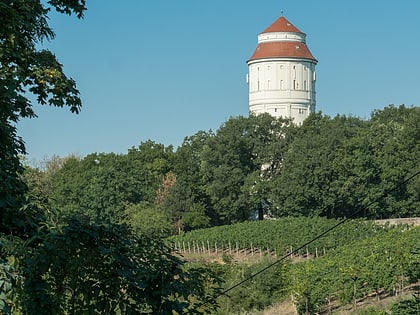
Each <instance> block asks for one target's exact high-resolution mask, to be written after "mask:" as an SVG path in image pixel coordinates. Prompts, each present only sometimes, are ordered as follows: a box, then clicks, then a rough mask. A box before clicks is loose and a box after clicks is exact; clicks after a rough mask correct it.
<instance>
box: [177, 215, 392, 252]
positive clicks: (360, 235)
mask: <svg viewBox="0 0 420 315" xmlns="http://www.w3.org/2000/svg"><path fill="white" fill-rule="evenodd" d="M338 222H339V220H336V219H326V218H320V217H312V218H307V217H297V218H291V217H289V218H282V219H279V220H266V221H252V222H244V223H238V224H234V225H230V226H218V227H213V228H209V229H201V230H194V231H191V232H187V233H184V234H181V235H177V236H173V237H171V238H169V241H170V242H171V243H172V246H173V248H174V249H182V248H184V250H185V247H186V246H187V247H188V246H191V247H194V248H195V247H196V246H197V248H199V247H202V248H203V249H204V248H205V249H209V250H210V249H213V250H217V249H219V250H230V249H232V248H233V249H234V250H242V251H245V250H248V251H249V250H251V251H252V250H254V249H260V250H263V251H271V252H275V253H277V254H278V255H283V254H286V253H289V252H291V251H293V250H294V249H296V248H299V247H301V246H302V245H303V244H305V243H307V242H309V241H311V240H312V239H313V238H315V237H317V236H318V235H320V234H321V233H323V232H324V231H326V230H328V229H330V228H331V227H333V226H334V225H336V224H337V223H338ZM393 228H396V227H391V226H388V225H385V226H382V225H377V224H375V223H373V222H370V221H363V220H350V221H347V222H345V223H344V224H342V225H339V226H338V227H337V228H336V229H333V230H332V231H331V232H329V233H327V234H326V235H325V236H323V237H321V238H319V239H317V240H316V241H314V242H312V243H310V244H308V246H305V247H304V248H301V249H300V250H299V252H297V253H296V254H299V255H306V254H309V255H316V256H318V255H319V254H322V253H325V252H326V251H329V250H332V249H334V248H336V247H338V246H342V245H345V244H349V243H351V242H354V241H356V240H360V239H366V238H368V237H370V236H373V235H377V234H381V233H384V232H385V231H387V230H389V229H393ZM186 244H188V245H186ZM190 249H191V248H190Z"/></svg>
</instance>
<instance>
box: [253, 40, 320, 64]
mask: <svg viewBox="0 0 420 315" xmlns="http://www.w3.org/2000/svg"><path fill="white" fill-rule="evenodd" d="M265 58H299V59H300V58H303V59H310V60H314V61H317V60H316V59H315V57H314V56H312V54H311V52H310V51H309V48H308V47H307V46H306V45H305V43H300V42H266V43H261V44H258V46H257V49H255V51H254V53H253V54H252V56H251V58H249V61H251V60H255V59H265Z"/></svg>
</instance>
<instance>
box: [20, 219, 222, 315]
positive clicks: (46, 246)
mask: <svg viewBox="0 0 420 315" xmlns="http://www.w3.org/2000/svg"><path fill="white" fill-rule="evenodd" d="M23 264H24V265H25V269H24V270H25V273H24V280H23V281H24V285H23V288H22V291H21V293H20V298H21V305H22V306H23V307H22V308H23V310H25V313H26V314H39V311H40V310H43V313H45V314H64V313H66V314H67V313H68V314H98V313H100V314H172V312H173V311H175V312H177V313H178V314H207V313H209V312H210V311H211V310H214V309H215V308H216V307H217V304H216V294H217V293H218V290H219V284H218V281H219V280H218V278H217V277H216V276H215V275H214V274H213V273H211V272H210V270H209V269H205V268H190V269H185V268H184V267H183V262H182V261H181V260H180V259H178V258H177V257H175V256H172V255H171V254H170V250H169V248H167V247H166V245H165V244H164V242H163V241H162V240H161V239H160V238H159V237H155V236H154V235H151V236H148V235H146V234H138V233H133V231H132V230H131V229H130V228H128V227H127V226H125V225H113V224H111V225H100V224H97V225H91V224H89V223H85V222H83V221H81V220H78V219H72V220H70V221H69V222H68V224H66V225H64V226H63V228H62V229H60V230H57V231H52V232H50V233H48V234H47V235H45V236H44V237H43V240H42V244H41V246H37V247H36V248H35V250H33V251H31V252H29V253H27V254H26V255H25V257H24V258H23Z"/></svg>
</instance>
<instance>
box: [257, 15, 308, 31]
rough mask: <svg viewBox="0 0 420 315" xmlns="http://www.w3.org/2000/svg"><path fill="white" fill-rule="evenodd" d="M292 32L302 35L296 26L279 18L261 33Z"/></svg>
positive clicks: (282, 17)
mask: <svg viewBox="0 0 420 315" xmlns="http://www.w3.org/2000/svg"><path fill="white" fill-rule="evenodd" d="M274 32H293V33H302V32H301V31H300V30H299V29H298V28H297V27H296V26H294V25H293V24H292V23H290V22H289V21H288V20H287V19H286V18H285V17H284V16H281V17H279V18H278V19H277V20H276V21H275V22H274V23H273V24H271V25H270V26H269V27H267V28H266V29H265V30H264V32H263V33H274Z"/></svg>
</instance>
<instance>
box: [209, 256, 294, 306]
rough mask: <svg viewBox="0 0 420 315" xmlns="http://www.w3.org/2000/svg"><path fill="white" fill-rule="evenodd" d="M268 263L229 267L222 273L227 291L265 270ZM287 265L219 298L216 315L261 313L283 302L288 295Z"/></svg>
mask: <svg viewBox="0 0 420 315" xmlns="http://www.w3.org/2000/svg"><path fill="white" fill-rule="evenodd" d="M268 264H270V261H263V262H260V263H254V264H229V265H225V266H224V267H223V270H222V278H223V279H224V281H225V287H226V288H229V287H231V286H232V285H235V284H237V283H238V282H240V281H243V280H244V279H246V278H248V277H249V276H251V275H252V274H254V273H255V272H256V271H259V270H261V269H263V268H266V267H267V265H268ZM289 268H290V266H289V264H288V263H284V264H279V265H276V266H275V267H274V268H271V269H268V270H267V272H264V273H262V274H260V275H259V276H258V277H255V278H253V279H252V280H249V281H247V282H245V283H244V284H243V285H242V286H240V287H239V288H235V289H233V290H232V291H229V292H228V293H227V294H226V295H222V296H221V297H220V298H219V304H220V308H219V309H218V311H217V314H237V313H240V312H247V311H251V310H263V309H264V308H265V307H267V306H269V305H271V304H273V303H274V302H277V301H279V300H282V299H284V298H285V296H286V294H287V291H285V290H284V288H286V287H287V281H288V276H287V273H288V270H289Z"/></svg>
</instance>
